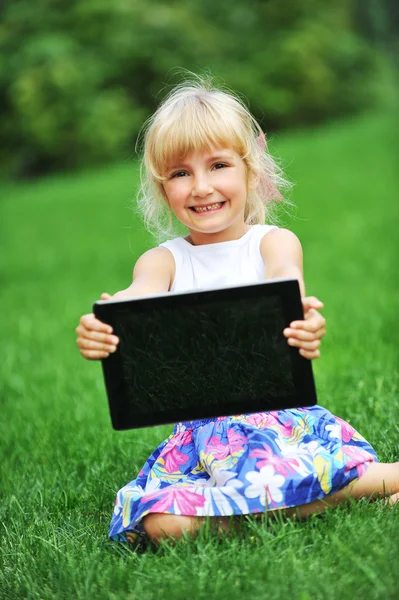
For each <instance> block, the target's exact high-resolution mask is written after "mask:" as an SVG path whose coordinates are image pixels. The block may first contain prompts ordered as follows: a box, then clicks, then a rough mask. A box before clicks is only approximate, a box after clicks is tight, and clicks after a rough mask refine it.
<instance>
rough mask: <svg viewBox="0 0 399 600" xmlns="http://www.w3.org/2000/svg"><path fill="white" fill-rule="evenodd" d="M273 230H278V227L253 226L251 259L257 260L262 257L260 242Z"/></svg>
mask: <svg viewBox="0 0 399 600" xmlns="http://www.w3.org/2000/svg"><path fill="white" fill-rule="evenodd" d="M272 229H278V227H277V226H276V225H262V224H258V225H253V226H252V228H251V241H250V247H251V249H250V252H251V258H252V259H253V260H257V259H258V258H259V256H260V249H259V247H260V242H261V240H262V238H263V237H264V236H265V235H266V234H267V233H269V231H271V230H272Z"/></svg>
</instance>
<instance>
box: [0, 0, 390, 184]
mask: <svg viewBox="0 0 399 600" xmlns="http://www.w3.org/2000/svg"><path fill="white" fill-rule="evenodd" d="M398 12H399V9H398V4H397V2H396V0H335V1H334V2H329V1H328V0H301V1H297V0H284V1H277V0H269V1H261V0H255V1H253V2H247V3H244V2H231V0H219V1H218V2H215V1H214V0H202V1H201V2H198V1H197V0H185V2H180V1H176V0H155V1H148V0H115V1H113V2H110V1H109V0H75V1H70V0H68V1H67V0H37V2H35V3H34V5H32V3H31V2H29V1H28V0H19V1H18V2H5V3H3V4H2V7H1V8H0V16H1V24H0V56H1V58H0V111H1V114H2V118H1V122H0V169H1V172H2V173H3V176H4V177H32V176H38V175H43V174H46V173H49V172H54V171H60V170H70V169H76V168H82V167H87V166H89V165H90V166H91V165H94V164H99V163H104V162H109V161H115V160H120V159H125V160H126V159H128V158H129V157H130V156H131V153H132V148H133V143H134V141H135V139H136V137H137V133H138V131H139V129H140V127H141V125H142V123H143V121H144V119H145V118H146V117H147V116H148V115H149V114H150V113H151V111H152V110H153V109H154V107H155V106H156V105H157V103H158V102H159V100H160V99H161V98H162V96H163V95H164V93H165V92H166V91H167V90H168V89H169V88H170V86H171V85H172V84H173V83H174V82H176V81H177V80H178V79H179V75H178V73H176V71H175V69H176V67H181V68H184V69H189V70H192V71H194V72H202V71H204V70H209V71H210V72H211V73H212V74H213V75H215V76H217V77H221V78H222V80H223V81H224V83H225V84H227V85H228V86H229V87H231V88H232V89H234V90H236V91H237V92H239V93H240V94H242V95H243V96H244V97H245V98H246V99H247V100H248V102H249V104H250V108H251V110H252V111H253V113H254V114H255V115H256V117H258V118H259V119H260V120H261V122H262V124H263V126H264V129H265V130H266V131H269V130H272V131H276V130H281V129H283V128H287V127H289V128H293V127H298V126H307V125H314V124H319V123H321V122H323V121H326V120H328V119H331V118H342V117H344V116H347V115H349V114H353V113H356V112H359V111H363V110H364V109H367V108H370V107H371V106H375V105H376V103H377V104H378V103H379V102H380V101H381V99H383V100H384V99H385V100H386V99H387V98H386V97H387V95H389V93H390V92H389V91H388V90H387V86H386V81H387V72H388V71H391V70H393V69H394V61H395V59H394V57H395V55H396V52H397V50H398V42H397V39H398V38H397V36H396V37H395V34H396V32H397V29H398V27H397V25H398V22H399V16H398Z"/></svg>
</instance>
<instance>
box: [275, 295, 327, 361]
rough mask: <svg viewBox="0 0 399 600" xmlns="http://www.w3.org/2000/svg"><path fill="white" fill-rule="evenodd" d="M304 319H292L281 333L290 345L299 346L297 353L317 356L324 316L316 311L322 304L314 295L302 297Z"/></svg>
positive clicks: (324, 322)
mask: <svg viewBox="0 0 399 600" xmlns="http://www.w3.org/2000/svg"><path fill="white" fill-rule="evenodd" d="M302 306H303V312H304V316H305V320H304V321H292V323H290V326H289V327H287V328H286V329H284V331H283V334H284V335H285V337H286V338H288V343H289V345H290V346H294V347H296V348H299V354H301V355H302V356H304V357H305V358H309V359H312V358H319V356H320V350H319V346H320V341H321V339H322V337H323V336H324V335H325V333H326V330H325V327H324V326H325V324H326V320H325V318H324V317H323V316H322V315H321V314H320V313H319V312H318V309H320V308H323V306H324V304H323V303H322V302H320V300H318V299H317V298H315V297H314V296H309V297H307V298H302Z"/></svg>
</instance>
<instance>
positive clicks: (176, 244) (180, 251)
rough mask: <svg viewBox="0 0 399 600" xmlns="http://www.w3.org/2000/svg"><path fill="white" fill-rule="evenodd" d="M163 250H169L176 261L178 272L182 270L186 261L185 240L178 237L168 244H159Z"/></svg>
mask: <svg viewBox="0 0 399 600" xmlns="http://www.w3.org/2000/svg"><path fill="white" fill-rule="evenodd" d="M159 245H160V246H161V247H162V248H167V249H168V250H169V251H170V252H171V253H172V255H173V258H174V260H175V266H176V272H177V271H178V270H180V269H181V267H182V265H183V259H184V249H185V246H186V244H185V241H184V239H183V238H181V237H178V238H174V239H172V240H168V241H167V242H163V243H162V244H159Z"/></svg>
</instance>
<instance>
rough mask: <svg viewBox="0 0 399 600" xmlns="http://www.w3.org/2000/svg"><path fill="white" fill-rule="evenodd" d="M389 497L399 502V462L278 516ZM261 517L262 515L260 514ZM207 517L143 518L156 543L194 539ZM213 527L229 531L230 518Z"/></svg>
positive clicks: (376, 466) (217, 521)
mask: <svg viewBox="0 0 399 600" xmlns="http://www.w3.org/2000/svg"><path fill="white" fill-rule="evenodd" d="M384 497H389V503H390V504H395V503H396V502H399V462H397V463H372V464H371V465H370V466H369V467H368V469H367V471H366V473H365V474H364V475H362V477H361V478H360V479H356V480H354V481H353V482H352V483H350V484H349V485H348V486H347V487H345V488H343V489H342V490H340V491H339V492H336V493H335V494H331V495H330V496H326V497H325V498H323V500H315V501H314V502H309V504H301V505H300V506H295V507H293V508H286V509H281V510H279V511H276V512H278V513H279V514H284V515H287V516H297V517H299V518H306V517H309V516H310V515H312V514H316V513H320V512H323V511H324V510H326V509H327V508H331V507H333V506H337V505H338V504H341V503H342V502H347V501H348V500H349V499H351V498H353V499H354V500H358V499H359V498H374V499H377V498H384ZM259 516H261V515H259ZM204 520H205V519H204V517H186V516H181V515H168V514H165V513H150V514H149V515H147V516H146V517H144V519H143V525H144V529H145V531H146V533H147V535H148V536H149V537H150V538H151V540H153V541H159V540H160V539H162V538H165V537H169V538H175V539H177V538H180V537H181V536H182V535H183V532H184V531H185V532H187V533H188V534H189V535H192V536H195V534H196V533H197V532H198V530H199V529H200V527H202V525H203V523H204ZM210 520H211V521H210V522H211V526H212V527H214V528H215V529H217V530H218V531H219V532H222V531H224V532H225V531H227V530H228V529H229V527H230V523H229V521H231V517H210Z"/></svg>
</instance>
